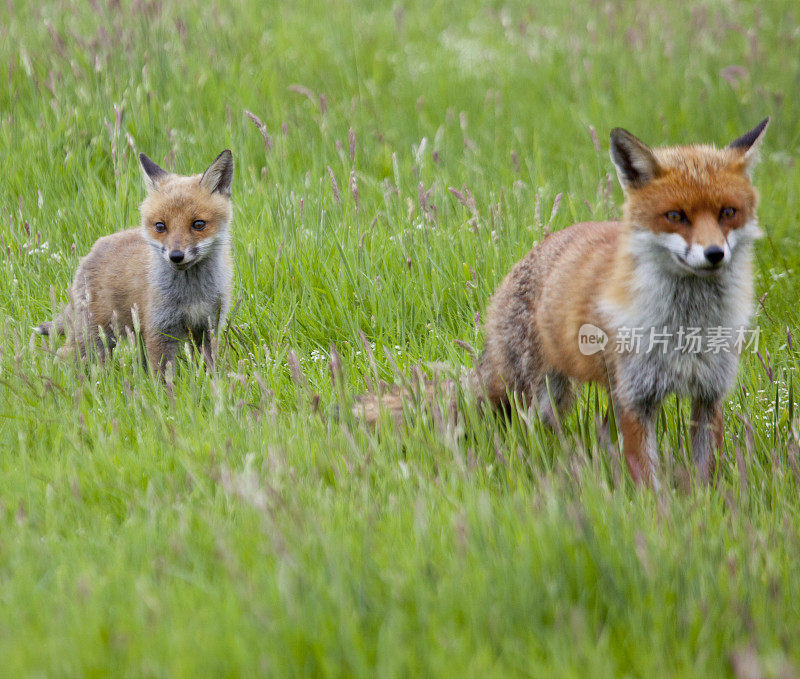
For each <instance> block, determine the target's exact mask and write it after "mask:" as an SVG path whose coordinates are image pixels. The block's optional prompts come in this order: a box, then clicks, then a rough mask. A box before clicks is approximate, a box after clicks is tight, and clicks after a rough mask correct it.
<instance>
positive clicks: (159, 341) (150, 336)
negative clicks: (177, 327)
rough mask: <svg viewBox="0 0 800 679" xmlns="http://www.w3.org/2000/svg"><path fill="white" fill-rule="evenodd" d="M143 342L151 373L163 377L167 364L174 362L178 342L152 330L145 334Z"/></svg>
mask: <svg viewBox="0 0 800 679" xmlns="http://www.w3.org/2000/svg"><path fill="white" fill-rule="evenodd" d="M144 344H145V348H146V349H147V362H148V363H149V364H150V369H151V370H152V371H153V374H154V375H158V376H160V377H164V373H165V372H166V369H167V365H169V364H170V363H171V364H174V363H175V355H176V353H177V348H178V343H177V342H176V341H175V340H173V339H172V338H170V337H166V336H165V335H163V334H161V333H159V332H152V333H147V334H146V335H145V338H144Z"/></svg>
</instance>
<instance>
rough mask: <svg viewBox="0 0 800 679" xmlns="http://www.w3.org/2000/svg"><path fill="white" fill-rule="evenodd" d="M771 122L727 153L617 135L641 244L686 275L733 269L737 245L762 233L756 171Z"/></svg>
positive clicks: (614, 151)
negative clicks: (663, 145)
mask: <svg viewBox="0 0 800 679" xmlns="http://www.w3.org/2000/svg"><path fill="white" fill-rule="evenodd" d="M768 123H769V118H766V119H764V120H763V121H761V123H759V124H758V125H757V126H756V127H755V128H753V129H752V130H750V132H748V133H747V134H745V135H743V136H741V137H739V138H738V139H736V140H735V141H733V142H731V143H730V144H728V145H727V146H726V147H725V148H722V149H718V148H715V147H714V146H710V145H693V146H675V147H667V148H656V149H651V148H649V147H647V146H646V145H645V144H644V143H643V142H641V141H640V140H639V139H637V138H636V137H634V136H633V135H632V134H631V133H630V132H627V131H625V130H622V129H620V128H617V129H615V130H613V131H612V132H611V145H610V153H611V159H612V160H613V161H614V165H615V166H616V168H617V176H618V177H619V181H620V184H622V188H623V190H624V192H625V198H626V200H625V207H624V213H625V221H626V222H627V223H628V224H629V225H630V227H631V238H632V240H633V242H634V243H635V244H636V245H638V246H639V247H641V248H644V249H645V250H646V251H647V252H649V253H651V254H652V253H655V254H656V255H657V256H660V257H662V258H663V260H664V262H665V263H666V264H667V265H668V266H669V267H670V268H671V269H673V270H675V271H676V272H679V273H681V274H684V275H694V276H714V275H716V274H718V273H719V272H720V271H722V270H723V269H724V268H725V267H726V266H727V265H728V264H730V262H731V260H732V259H733V257H734V255H735V253H736V251H737V248H740V247H742V246H743V245H745V244H747V243H751V242H752V241H753V240H754V239H755V238H757V237H758V236H759V233H760V232H759V230H758V225H757V221H756V206H757V204H758V192H757V191H756V189H755V187H754V186H753V184H752V183H751V181H750V171H751V170H752V167H753V165H754V164H755V162H756V161H757V159H758V147H759V145H760V144H761V140H762V139H763V137H764V132H765V131H766V128H767V124H768Z"/></svg>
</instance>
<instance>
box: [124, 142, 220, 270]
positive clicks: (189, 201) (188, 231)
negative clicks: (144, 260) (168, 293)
mask: <svg viewBox="0 0 800 679" xmlns="http://www.w3.org/2000/svg"><path fill="white" fill-rule="evenodd" d="M139 162H140V164H141V166H142V172H143V173H144V181H145V185H146V187H147V197H146V198H145V199H144V202H143V203H142V207H141V213H142V231H143V233H144V237H145V239H146V240H147V242H148V243H149V244H150V245H151V246H152V247H153V248H154V250H155V252H156V254H157V256H160V257H163V258H164V260H165V261H167V262H168V263H169V264H170V265H171V266H174V267H175V268H176V269H181V270H183V269H188V268H190V267H192V266H194V265H195V264H197V263H198V262H200V261H202V260H203V259H204V258H205V257H206V256H207V255H208V254H209V253H210V252H212V251H213V250H214V249H215V245H216V244H218V243H220V242H222V241H223V240H224V239H227V238H228V237H229V236H228V225H229V224H230V221H231V183H232V182H233V155H232V154H231V152H230V151H229V150H227V149H226V150H225V151H223V152H222V153H220V154H219V155H218V156H217V159H216V160H215V161H214V162H213V163H211V165H209V167H208V169H207V170H206V171H205V172H203V174H198V175H192V176H188V177H185V176H182V175H177V174H172V173H171V172H167V171H166V170H164V169H162V168H160V167H159V166H158V165H156V164H155V163H154V162H153V161H152V160H150V159H149V158H148V157H147V156H146V155H145V154H144V153H140V154H139Z"/></svg>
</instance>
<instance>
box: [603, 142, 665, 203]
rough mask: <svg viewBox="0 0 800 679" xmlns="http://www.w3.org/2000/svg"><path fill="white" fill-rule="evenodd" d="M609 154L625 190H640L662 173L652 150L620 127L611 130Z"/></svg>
mask: <svg viewBox="0 0 800 679" xmlns="http://www.w3.org/2000/svg"><path fill="white" fill-rule="evenodd" d="M609 153H610V154H611V160H612V161H613V162H614V165H615V166H616V168H617V176H618V177H619V183H620V184H622V188H623V189H626V190H627V189H639V188H641V187H642V186H644V185H645V184H647V183H648V182H650V181H652V180H653V179H655V178H656V177H657V176H658V175H659V174H660V173H661V168H660V167H659V166H658V161H657V160H656V157H655V156H654V155H653V152H652V151H651V150H650V148H649V147H648V146H647V145H646V144H645V143H644V142H642V141H640V140H638V139H637V138H636V137H634V136H633V135H632V134H631V133H630V132H628V131H627V130H623V129H622V128H620V127H616V128H614V129H613V130H611V144H610V146H609Z"/></svg>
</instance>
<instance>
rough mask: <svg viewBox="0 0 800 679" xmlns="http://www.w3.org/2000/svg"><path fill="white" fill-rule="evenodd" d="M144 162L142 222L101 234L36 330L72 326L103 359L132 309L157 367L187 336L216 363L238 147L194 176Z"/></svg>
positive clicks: (76, 342) (76, 340) (77, 344)
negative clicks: (64, 295) (64, 298)
mask: <svg viewBox="0 0 800 679" xmlns="http://www.w3.org/2000/svg"><path fill="white" fill-rule="evenodd" d="M139 161H140V164H141V167H142V171H143V173H144V179H145V185H146V188H147V197H146V198H145V199H144V202H143V203H142V206H141V216H142V223H141V226H139V227H135V228H132V229H127V230H125V231H120V232H118V233H114V234H111V235H109V236H103V237H102V238H100V239H99V240H98V241H97V242H96V243H95V244H94V246H93V247H92V249H91V251H90V252H89V254H88V255H86V257H84V258H83V259H82V260H81V262H80V264H79V266H78V271H77V273H76V274H75V280H74V281H73V283H72V287H71V288H70V290H69V303H68V304H67V306H66V307H65V308H64V310H63V311H62V312H61V313H60V314H59V315H58V316H57V317H56V318H55V319H54V320H53V321H52V322H47V323H42V324H41V325H40V326H39V327H38V328H36V330H37V331H38V332H39V333H41V334H43V335H48V334H51V333H57V334H68V335H69V336H70V338H71V342H72V344H73V347H74V348H75V349H76V350H77V351H78V353H79V354H80V355H81V356H83V357H85V356H86V355H87V353H88V351H90V350H95V351H97V352H98V354H99V355H100V356H101V357H102V356H103V355H104V353H105V351H106V347H108V348H113V346H114V344H115V342H116V338H117V336H118V335H119V334H120V333H121V332H122V331H124V330H125V329H133V328H134V325H135V323H134V315H136V316H138V319H139V324H140V327H141V331H142V336H143V339H144V345H145V351H146V353H147V358H148V361H149V363H150V367H151V369H152V370H153V371H154V372H156V373H163V372H164V370H165V368H166V366H167V364H168V363H170V362H173V361H174V359H175V354H176V351H177V349H178V347H179V346H180V344H181V343H182V342H184V341H185V340H186V339H191V340H192V341H193V342H194V343H196V344H197V345H198V346H200V347H201V348H202V351H203V355H204V357H205V359H206V361H207V362H208V363H209V364H210V362H211V360H212V355H213V352H212V350H211V339H212V334H213V333H214V332H216V330H217V329H219V328H221V327H222V325H223V324H224V322H225V318H226V315H227V313H228V311H229V309H230V301H231V279H232V276H233V266H232V262H231V254H230V234H229V230H228V229H229V225H230V221H231V184H232V181H233V155H232V154H231V152H230V151H229V150H225V151H223V152H222V153H220V154H219V156H218V157H217V159H216V160H215V161H214V162H213V163H211V165H210V166H209V167H208V169H207V170H206V171H205V172H203V174H201V175H192V176H188V177H184V176H180V175H176V174H172V173H170V172H167V171H166V170H164V169H162V168H160V167H159V166H158V165H156V164H155V163H154V162H153V161H152V160H150V159H149V158H148V157H147V156H146V155H144V153H142V154H140V155H139ZM64 350H67V351H68V350H69V349H68V348H67V347H65V348H64V349H63V350H62V352H63V351H64Z"/></svg>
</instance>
